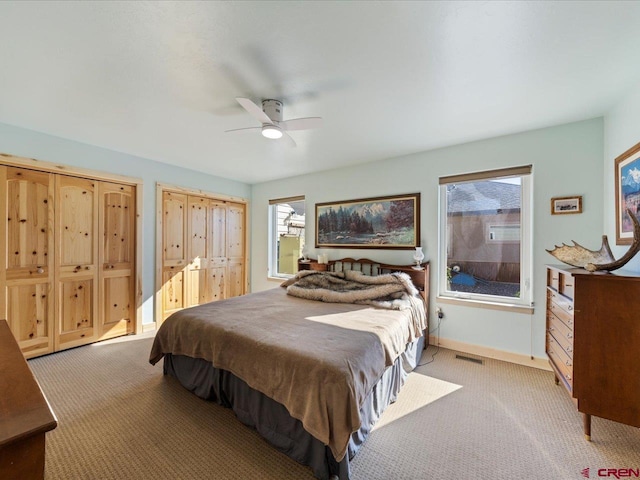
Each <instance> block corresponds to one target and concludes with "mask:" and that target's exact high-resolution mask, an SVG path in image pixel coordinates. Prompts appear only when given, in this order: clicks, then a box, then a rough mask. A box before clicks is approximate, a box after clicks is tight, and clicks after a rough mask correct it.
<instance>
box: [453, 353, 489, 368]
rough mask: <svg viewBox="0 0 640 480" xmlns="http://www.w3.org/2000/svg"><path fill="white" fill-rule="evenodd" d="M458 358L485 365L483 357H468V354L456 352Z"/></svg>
mask: <svg viewBox="0 0 640 480" xmlns="http://www.w3.org/2000/svg"><path fill="white" fill-rule="evenodd" d="M456 358H457V359H458V360H466V361H467V362H473V363H478V364H480V365H484V360H482V359H481V358H473V357H467V356H466V355H459V354H457V353H456Z"/></svg>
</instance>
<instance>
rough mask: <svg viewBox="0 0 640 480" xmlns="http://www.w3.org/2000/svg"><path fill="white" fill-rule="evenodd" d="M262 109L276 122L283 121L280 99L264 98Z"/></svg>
mask: <svg viewBox="0 0 640 480" xmlns="http://www.w3.org/2000/svg"><path fill="white" fill-rule="evenodd" d="M262 111H263V112H264V113H266V114H267V116H268V117H269V118H270V119H271V120H273V121H274V122H281V121H282V102H281V101H279V100H271V99H268V100H263V101H262Z"/></svg>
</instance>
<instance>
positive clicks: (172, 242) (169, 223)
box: [162, 192, 187, 267]
mask: <svg viewBox="0 0 640 480" xmlns="http://www.w3.org/2000/svg"><path fill="white" fill-rule="evenodd" d="M162 203H163V212H164V217H163V219H162V221H163V223H162V226H163V228H162V236H163V238H162V249H163V261H164V265H165V267H168V266H180V267H184V266H185V265H186V260H187V259H186V255H187V252H186V249H185V244H186V238H185V237H186V233H187V224H186V218H187V217H186V214H185V211H186V210H187V196H186V195H182V194H180V193H172V192H164V194H163V201H162Z"/></svg>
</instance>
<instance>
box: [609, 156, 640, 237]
mask: <svg viewBox="0 0 640 480" xmlns="http://www.w3.org/2000/svg"><path fill="white" fill-rule="evenodd" d="M614 164H615V204H616V245H631V243H632V242H633V223H632V221H631V219H630V218H627V215H626V208H630V209H631V211H632V212H633V213H634V214H635V215H636V217H638V218H640V216H639V215H638V210H640V143H636V144H635V145H634V146H633V147H631V148H630V149H628V150H627V151H626V152H624V153H623V154H621V155H619V156H618V157H616V159H615V162H614ZM630 177H632V178H630ZM625 207H626V208H625Z"/></svg>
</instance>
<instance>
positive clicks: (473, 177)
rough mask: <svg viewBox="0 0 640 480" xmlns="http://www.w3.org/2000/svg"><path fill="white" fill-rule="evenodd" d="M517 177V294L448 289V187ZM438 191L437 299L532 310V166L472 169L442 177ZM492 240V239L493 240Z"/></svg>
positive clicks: (516, 309) (517, 309) (482, 305)
mask: <svg viewBox="0 0 640 480" xmlns="http://www.w3.org/2000/svg"><path fill="white" fill-rule="evenodd" d="M513 177H520V179H521V204H520V297H519V298H517V297H505V296H498V295H490V294H479V293H467V292H457V291H454V290H450V289H449V288H448V285H449V279H448V274H447V273H448V272H447V263H448V262H447V255H448V251H449V247H450V245H449V241H450V238H449V237H450V236H449V235H448V232H447V226H448V223H447V219H448V215H447V186H448V185H451V184H454V183H469V182H478V181H484V180H498V179H504V178H513ZM438 188H439V194H438V216H439V219H438V260H439V261H438V299H439V300H444V301H451V302H455V303H457V301H461V302H464V303H467V302H468V303H469V304H476V305H477V306H481V307H487V306H489V307H490V308H491V306H495V307H496V308H499V309H502V308H509V307H513V309H514V310H515V311H519V310H520V309H526V311H527V312H529V313H531V312H532V309H533V305H534V302H533V299H534V295H533V279H532V274H533V169H532V166H531V165H527V166H522V167H514V168H505V169H499V170H489V171H484V172H474V173H470V174H462V175H452V176H447V177H441V178H440V180H439V186H438ZM494 242H495V241H494Z"/></svg>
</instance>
